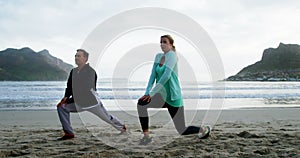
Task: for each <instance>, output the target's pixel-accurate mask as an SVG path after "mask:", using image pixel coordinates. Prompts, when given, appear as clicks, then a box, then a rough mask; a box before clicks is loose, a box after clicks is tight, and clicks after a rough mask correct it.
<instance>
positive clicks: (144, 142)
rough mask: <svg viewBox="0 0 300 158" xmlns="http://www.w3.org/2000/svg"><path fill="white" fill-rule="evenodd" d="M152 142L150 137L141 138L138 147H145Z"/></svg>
mask: <svg viewBox="0 0 300 158" xmlns="http://www.w3.org/2000/svg"><path fill="white" fill-rule="evenodd" d="M151 142H152V137H145V136H144V137H143V138H142V139H141V140H140V143H139V145H147V144H149V143H151Z"/></svg>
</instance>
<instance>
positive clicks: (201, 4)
mask: <svg viewBox="0 0 300 158" xmlns="http://www.w3.org/2000/svg"><path fill="white" fill-rule="evenodd" d="M0 5H1V10H0V49H2V50H3V49H6V48H7V47H15V48H19V47H25V46H29V47H31V48H33V49H34V50H36V51H38V50H42V49H48V50H50V53H51V54H53V55H54V56H56V57H59V58H62V59H63V60H65V61H67V62H69V63H72V64H73V60H74V59H73V53H74V51H75V50H76V49H77V48H79V47H80V46H81V44H82V42H83V41H84V39H85V38H86V37H87V35H88V34H89V33H90V32H91V31H92V30H93V29H94V28H95V27H96V26H97V25H98V24H100V23H101V22H103V21H104V20H106V19H108V18H109V17H111V16H113V15H115V14H117V13H120V12H122V11H125V10H129V9H133V8H138V7H162V8H168V9H173V10H176V11H178V12H180V13H183V14H185V15H187V16H189V17H191V18H193V19H194V20H195V21H197V22H198V23H199V24H200V25H201V26H202V27H203V28H204V29H205V30H206V31H207V32H208V34H209V35H210V37H211V38H212V40H213V41H214V42H215V44H216V46H217V48H218V50H219V53H220V55H221V57H222V60H223V62H224V67H225V71H226V72H225V73H226V76H229V75H233V74H235V73H237V72H238V71H239V70H241V69H242V68H243V67H245V66H247V65H249V64H252V63H254V62H255V61H257V60H260V58H261V56H262V52H263V50H264V49H266V48H268V47H277V46H278V44H279V42H283V43H295V44H300V39H299V38H298V33H299V32H300V23H298V21H299V20H300V10H299V9H298V8H299V7H300V2H299V1H297V0H294V1H293V0H288V1H285V2H282V1H279V0H274V1H260V0H251V1H250V0H243V1H240V0H228V1H217V0H190V1H188V2H186V0H172V1H169V0H161V1H150V0H147V1H138V0H129V1H121V0H119V1H109V0H104V1H98V0H91V1H84V0H76V1H73V0H64V1H60V0H52V1H44V0H42V1H40V0H15V1H5V0H0ZM170 18H172V17H170ZM120 22H121V21H120ZM122 22H126V20H125V19H124V21H122ZM178 25H183V26H184V24H180V21H179V22H178ZM113 27H118V26H112V28H113ZM184 51H188V50H181V52H184Z"/></svg>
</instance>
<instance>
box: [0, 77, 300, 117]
mask: <svg viewBox="0 0 300 158" xmlns="http://www.w3.org/2000/svg"><path fill="white" fill-rule="evenodd" d="M146 85H147V83H146V82H127V81H126V82H123V81H122V80H120V81H118V80H117V81H113V82H112V81H111V80H101V81H99V82H98V83H97V92H98V95H99V98H100V99H101V101H102V102H103V104H104V106H105V107H106V108H107V109H108V110H111V111H120V110H136V102H137V99H138V98H139V97H141V96H142V95H143V94H144V92H145V87H146ZM181 87H182V93H183V97H184V105H185V109H188V110H198V109H240V108H261V107H300V82H215V83H205V82H202V83H201V82H200V83H192V82H186V83H182V84H181ZM65 88H66V81H32V82H25V81H24V82H11V81H3V82H0V111H4V110H55V109H56V104H57V103H58V102H59V101H60V99H61V98H62V97H63V96H64V90H65Z"/></svg>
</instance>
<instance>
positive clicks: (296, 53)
mask: <svg viewBox="0 0 300 158" xmlns="http://www.w3.org/2000/svg"><path fill="white" fill-rule="evenodd" d="M226 80H227V81H300V45H297V44H283V43H280V44H279V46H278V47H277V48H269V49H266V50H264V52H263V56H262V59H261V60H260V61H258V62H256V63H255V64H252V65H249V66H247V67H245V68H243V69H242V70H241V71H240V72H239V73H237V74H236V75H234V76H230V77H228V78H227V79H226Z"/></svg>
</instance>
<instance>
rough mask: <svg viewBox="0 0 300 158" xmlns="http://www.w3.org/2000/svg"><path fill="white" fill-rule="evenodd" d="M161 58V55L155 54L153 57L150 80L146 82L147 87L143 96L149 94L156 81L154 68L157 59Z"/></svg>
mask: <svg viewBox="0 0 300 158" xmlns="http://www.w3.org/2000/svg"><path fill="white" fill-rule="evenodd" d="M161 56H162V54H157V55H156V56H155V60H154V63H153V66H152V71H151V75H150V78H149V81H148V85H147V88H146V92H145V95H148V94H149V92H150V91H151V89H152V87H153V84H154V81H155V79H156V71H155V68H156V66H157V64H159V59H160V57H161Z"/></svg>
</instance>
